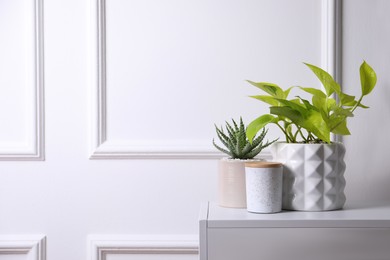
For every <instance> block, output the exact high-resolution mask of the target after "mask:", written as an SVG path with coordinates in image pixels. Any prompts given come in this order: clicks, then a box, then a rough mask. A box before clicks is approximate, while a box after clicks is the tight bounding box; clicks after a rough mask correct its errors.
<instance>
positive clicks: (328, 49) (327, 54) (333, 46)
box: [321, 0, 342, 142]
mask: <svg viewBox="0 0 390 260" xmlns="http://www.w3.org/2000/svg"><path fill="white" fill-rule="evenodd" d="M321 11H322V15H321V67H322V69H324V70H326V71H327V72H329V74H330V75H332V76H333V78H334V79H335V80H336V81H337V82H338V83H339V84H340V86H342V77H341V73H342V71H341V66H342V56H341V55H342V53H341V51H342V1H341V0H322V6H321ZM331 139H332V141H337V142H341V141H342V136H340V135H335V134H331Z"/></svg>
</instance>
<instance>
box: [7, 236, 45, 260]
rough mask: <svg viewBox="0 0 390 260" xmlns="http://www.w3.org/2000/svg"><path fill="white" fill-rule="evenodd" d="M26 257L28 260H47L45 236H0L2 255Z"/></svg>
mask: <svg viewBox="0 0 390 260" xmlns="http://www.w3.org/2000/svg"><path fill="white" fill-rule="evenodd" d="M15 254H17V255H25V256H26V260H46V237H45V236H43V235H25V236H24V235H9V236H8V235H0V256H1V255H15Z"/></svg>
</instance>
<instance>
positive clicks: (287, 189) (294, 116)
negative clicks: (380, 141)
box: [247, 62, 377, 211]
mask: <svg viewBox="0 0 390 260" xmlns="http://www.w3.org/2000/svg"><path fill="white" fill-rule="evenodd" d="M305 64H306V66H308V67H309V68H310V69H311V71H312V72H313V73H314V74H315V75H316V76H317V78H318V79H319V80H320V81H321V83H322V85H323V87H324V90H325V91H322V90H320V89H316V88H308V87H296V88H299V90H300V91H303V92H306V93H308V94H310V95H311V100H310V101H309V100H306V99H304V98H302V97H300V96H296V97H294V98H292V99H288V95H289V93H290V90H291V89H292V87H291V88H288V89H287V90H283V89H281V88H280V87H279V86H277V85H276V84H272V83H264V82H258V83H256V82H252V81H248V82H249V83H250V84H252V85H254V86H256V87H257V88H259V89H261V90H262V91H264V92H265V93H267V95H258V96H252V97H253V98H255V99H258V100H260V101H263V102H265V103H267V104H269V105H271V106H270V113H269V114H265V115H262V116H260V117H258V118H257V119H255V120H254V121H253V122H251V123H250V125H249V126H248V128H247V136H248V139H249V140H253V138H254V136H255V135H256V133H257V132H258V131H259V130H260V129H262V128H263V127H265V126H266V125H267V124H270V123H272V124H275V125H276V126H277V127H278V128H279V129H280V130H281V131H282V133H283V134H284V136H285V138H286V141H285V142H278V143H275V144H274V145H273V147H271V152H272V154H273V157H274V160H277V161H279V162H282V163H284V174H283V208H284V209H289V210H304V211H323V210H335V209H341V208H342V207H343V206H344V204H345V200H346V198H345V194H344V188H345V179H344V171H345V163H344V154H345V148H344V146H343V144H342V143H337V142H332V141H331V133H333V134H337V135H349V134H350V131H349V129H348V127H347V118H349V117H353V116H354V112H355V110H356V109H357V108H368V107H367V106H365V105H363V104H362V100H363V98H364V97H365V96H366V95H368V94H369V93H370V92H371V91H372V90H373V88H374V87H375V85H376V81H377V77H376V73H375V71H374V70H373V69H372V68H371V67H370V66H369V65H368V64H367V63H366V62H363V63H362V64H361V66H360V82H361V95H360V96H359V98H356V97H355V96H351V95H348V94H346V93H344V92H343V91H342V90H341V87H340V85H339V84H338V83H337V82H336V81H335V80H334V79H333V77H332V76H331V75H330V74H328V73H327V72H326V71H324V70H322V69H321V68H319V67H316V66H314V65H311V64H307V63H305Z"/></svg>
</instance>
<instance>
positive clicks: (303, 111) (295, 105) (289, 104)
mask: <svg viewBox="0 0 390 260" xmlns="http://www.w3.org/2000/svg"><path fill="white" fill-rule="evenodd" d="M277 100H278V101H279V102H280V103H281V104H282V105H285V106H287V107H290V108H292V109H294V110H297V111H299V113H301V114H302V115H306V114H307V112H308V111H307V108H306V107H305V106H304V105H303V104H301V103H300V102H298V103H297V102H296V101H293V100H285V99H277ZM298 100H300V99H298ZM271 114H272V113H271Z"/></svg>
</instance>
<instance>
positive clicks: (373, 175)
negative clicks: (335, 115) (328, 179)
mask: <svg viewBox="0 0 390 260" xmlns="http://www.w3.org/2000/svg"><path fill="white" fill-rule="evenodd" d="M389 10H390V2H389V1H386V0H382V1H380V0H374V1H364V0H359V1H352V0H348V1H344V12H343V23H344V28H343V55H342V58H343V67H342V69H343V85H344V90H346V91H347V93H351V94H352V93H353V94H354V95H359V94H360V82H359V66H360V64H361V63H362V62H363V59H364V60H366V61H367V62H368V63H369V64H370V65H371V66H372V67H373V68H374V69H375V70H376V72H377V76H378V83H377V86H376V88H375V89H374V91H373V92H372V93H371V94H370V96H368V97H367V98H365V99H364V100H363V104H365V105H367V106H369V107H370V109H368V110H363V109H361V110H356V111H355V115H356V117H355V118H352V119H351V120H350V121H349V122H350V129H351V133H352V135H351V136H348V137H346V138H344V142H345V144H346V146H347V149H348V150H347V154H346V160H347V162H346V163H347V170H346V178H347V181H348V183H347V187H346V192H347V196H348V197H349V198H351V199H353V200H367V199H368V200H389V199H390V189H389V188H388V187H389V184H390V170H389V169H390V160H389V156H390V151H389V149H388V147H389V145H390V140H389V138H387V136H388V134H389V132H390V116H389V112H390V105H389V102H388V100H389V98H390V77H389V68H390V49H389V47H388V46H389V45H390V17H389V16H388V13H389Z"/></svg>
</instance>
